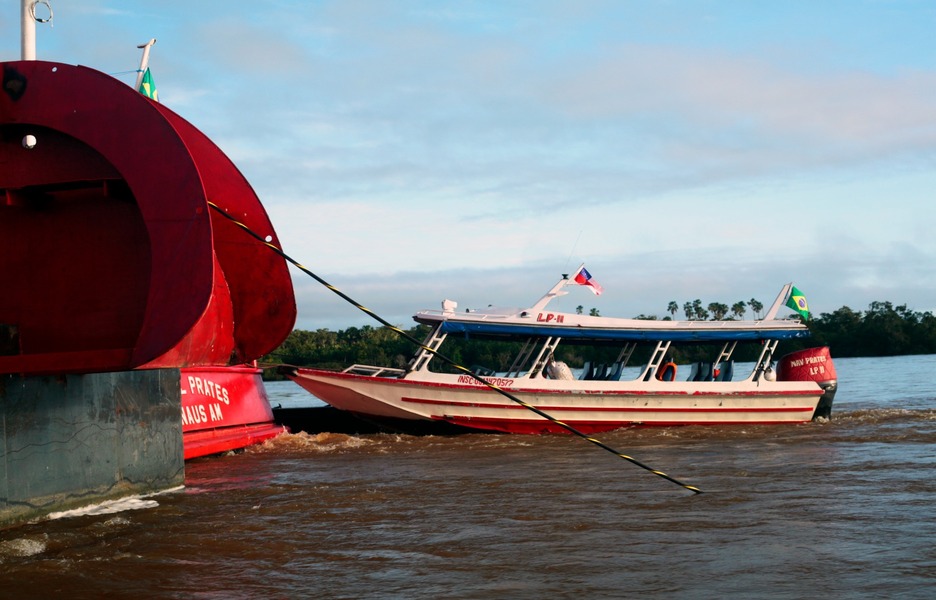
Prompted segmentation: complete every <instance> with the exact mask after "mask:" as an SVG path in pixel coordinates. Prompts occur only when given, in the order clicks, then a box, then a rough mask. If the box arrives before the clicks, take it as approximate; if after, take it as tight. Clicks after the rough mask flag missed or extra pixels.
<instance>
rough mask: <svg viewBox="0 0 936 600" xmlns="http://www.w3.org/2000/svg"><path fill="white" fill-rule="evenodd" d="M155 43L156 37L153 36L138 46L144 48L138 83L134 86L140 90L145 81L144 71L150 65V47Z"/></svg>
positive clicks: (138, 72)
mask: <svg viewBox="0 0 936 600" xmlns="http://www.w3.org/2000/svg"><path fill="white" fill-rule="evenodd" d="M155 43H156V38H153V39H151V40H150V41H148V42H146V43H145V44H140V45H139V46H137V48H142V49H143V57H142V58H141V59H140V70H139V71H137V79H136V85H134V86H133V89H135V90H139V89H140V84H141V83H143V73H145V72H146V69H147V67H149V53H150V48H151V47H152V46H153V44H155Z"/></svg>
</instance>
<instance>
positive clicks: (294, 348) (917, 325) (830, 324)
mask: <svg viewBox="0 0 936 600" xmlns="http://www.w3.org/2000/svg"><path fill="white" fill-rule="evenodd" d="M674 304H676V303H675V302H671V303H670V305H669V311H668V312H670V315H674V314H675V313H674V312H673V305H674ZM741 304H744V305H745V306H744V307H742V306H740V305H741ZM746 307H748V308H750V309H751V310H752V312H753V313H754V315H755V318H758V316H759V313H760V311H761V310H763V305H761V304H760V303H759V302H757V301H756V300H753V299H752V300H751V301H749V302H743V303H741V302H739V303H735V305H733V307H731V308H729V307H728V306H727V305H725V304H720V303H711V304H709V305H708V306H707V307H704V308H703V307H702V306H701V302H699V301H698V300H696V301H694V302H687V303H685V304H684V306H683V309H684V311H685V313H686V315H687V318H689V317H690V314H691V320H735V319H740V318H742V317H743V316H744V310H745V308H746ZM577 310H578V312H582V310H584V309H583V308H582V307H579V308H578V309H577ZM676 310H677V311H678V305H677V308H676ZM597 312H598V311H597V310H595V309H592V310H591V313H590V314H593V315H597ZM637 318H645V319H656V318H657V317H655V316H654V317H646V316H643V315H641V316H638V317H637ZM793 318H800V317H799V316H796V317H793ZM670 319H671V316H667V317H664V320H670ZM808 325H809V330H810V332H811V333H812V336H811V337H810V338H806V339H799V340H787V341H783V342H781V344H780V348H779V350H780V351H781V353H786V352H792V351H794V350H799V349H802V348H807V347H810V346H829V347H830V349H831V352H832V356H833V357H837V358H844V357H856V356H898V355H904V354H936V317H934V316H933V314H932V313H931V312H917V311H913V310H911V309H909V308H907V306H906V305H905V304H902V305H899V306H894V305H893V304H892V303H891V302H872V303H871V304H870V305H869V307H868V310H865V311H855V310H852V309H851V308H849V307H848V306H843V307H842V308H840V309H838V310H836V311H835V312H832V313H821V314H820V315H819V316H818V317H815V318H810V320H809V322H808ZM429 331H430V328H429V326H427V325H415V326H414V327H412V328H410V329H409V330H407V333H408V334H410V335H411V336H412V337H414V338H416V339H418V340H423V339H424V338H425V337H426V336H427V335H428V334H429ZM519 347H520V343H519V342H512V341H491V342H489V343H484V344H478V343H469V342H468V341H467V340H464V339H461V338H455V337H454V336H453V337H450V338H449V339H448V340H447V341H446V344H445V347H444V351H445V354H446V356H448V357H449V358H451V359H452V360H454V361H455V362H457V363H458V364H460V365H464V366H467V367H473V366H475V365H479V366H484V367H487V368H491V369H494V370H496V371H505V370H507V369H508V368H509V367H510V363H511V361H512V360H513V358H514V356H515V355H516V353H517V352H518V350H519ZM717 350H718V349H717V348H716V349H714V350H713V349H712V347H710V346H705V345H699V346H687V347H681V348H677V349H675V350H674V353H673V358H674V359H675V360H676V361H677V362H680V363H685V362H692V361H695V360H703V359H705V357H709V360H711V356H712V352H717ZM415 351H416V348H415V347H414V344H412V343H411V342H410V341H408V340H406V339H404V338H403V337H402V336H400V335H398V334H397V333H396V332H394V331H393V330H391V329H389V328H387V327H371V326H368V325H365V326H363V327H349V328H348V329H344V330H341V331H330V330H328V329H319V330H317V331H304V330H300V329H297V330H294V331H293V332H292V333H290V334H289V337H287V338H286V340H285V341H284V342H283V343H282V344H281V345H280V347H279V348H277V349H276V350H275V351H274V352H272V353H270V354H269V355H267V356H266V357H264V358H263V362H264V363H266V364H270V363H273V364H290V365H296V366H316V367H321V368H331V369H343V368H345V367H348V366H350V365H352V364H369V365H379V366H388V367H396V368H403V367H405V366H406V364H407V363H408V361H409V359H410V358H411V357H412V356H413V354H414V353H415ZM617 351H618V349H617V348H605V349H601V348H598V349H593V348H587V347H579V346H575V345H573V344H564V345H561V346H560V347H559V352H558V356H557V358H559V359H560V360H563V361H565V362H567V363H568V364H569V366H571V367H573V368H578V367H581V366H582V364H583V363H584V361H586V360H591V361H603V362H609V363H610V362H612V361H613V360H614V356H615V355H616V353H617ZM650 351H651V349H649V348H644V349H642V353H643V354H648V353H649V352H650ZM748 352H751V353H753V352H756V348H750V349H747V350H746V349H744V348H741V347H739V348H738V353H737V354H736V355H735V358H736V359H737V360H742V361H743V360H754V359H755V358H756V357H755V356H753V355H752V356H748V355H747V353H748ZM633 360H634V361H636V360H643V358H642V356H641V355H640V354H637V353H635V355H634V357H633ZM631 364H633V362H632V363H631Z"/></svg>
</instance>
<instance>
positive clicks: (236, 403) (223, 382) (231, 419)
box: [181, 366, 286, 460]
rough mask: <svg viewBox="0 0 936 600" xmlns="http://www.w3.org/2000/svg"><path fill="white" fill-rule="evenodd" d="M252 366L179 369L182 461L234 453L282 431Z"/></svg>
mask: <svg viewBox="0 0 936 600" xmlns="http://www.w3.org/2000/svg"><path fill="white" fill-rule="evenodd" d="M261 374H262V371H261V370H260V369H256V368H253V367H247V366H243V367H236V366H235V367H190V368H186V369H182V381H181V387H182V441H183V443H184V446H185V460H189V459H190V458H197V457H199V456H207V455H210V454H218V453H221V452H227V451H228V450H237V449H239V448H243V447H245V446H249V445H252V444H257V443H260V442H263V441H266V440H268V439H270V438H273V437H276V436H277V435H279V434H281V433H283V432H284V431H286V429H285V428H284V427H282V426H280V425H277V424H276V423H275V422H274V419H273V410H272V408H270V400H269V397H268V396H267V393H266V389H265V388H264V387H263V380H262V379H261V377H260V376H261Z"/></svg>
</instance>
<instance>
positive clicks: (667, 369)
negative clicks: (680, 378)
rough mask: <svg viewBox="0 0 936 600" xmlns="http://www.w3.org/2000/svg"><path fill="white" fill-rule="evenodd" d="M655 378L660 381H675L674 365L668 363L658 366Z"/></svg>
mask: <svg viewBox="0 0 936 600" xmlns="http://www.w3.org/2000/svg"><path fill="white" fill-rule="evenodd" d="M656 378H657V379H658V380H660V381H676V363H674V362H668V363H666V364H665V365H660V367H659V368H658V369H657V372H656Z"/></svg>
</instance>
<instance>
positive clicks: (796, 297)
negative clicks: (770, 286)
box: [786, 285, 809, 321]
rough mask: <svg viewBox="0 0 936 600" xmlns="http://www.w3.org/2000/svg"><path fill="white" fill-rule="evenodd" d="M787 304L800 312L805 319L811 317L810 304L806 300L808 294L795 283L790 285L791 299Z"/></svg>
mask: <svg viewBox="0 0 936 600" xmlns="http://www.w3.org/2000/svg"><path fill="white" fill-rule="evenodd" d="M786 305H787V306H789V307H790V308H792V309H793V310H795V311H796V312H798V313H799V314H800V316H801V317H803V320H804V321H806V320H808V319H809V304H808V303H807V302H806V296H804V295H803V292H801V291H799V290H798V289H796V286H795V285H794V286H792V287H790V299H789V300H787V303H786Z"/></svg>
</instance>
